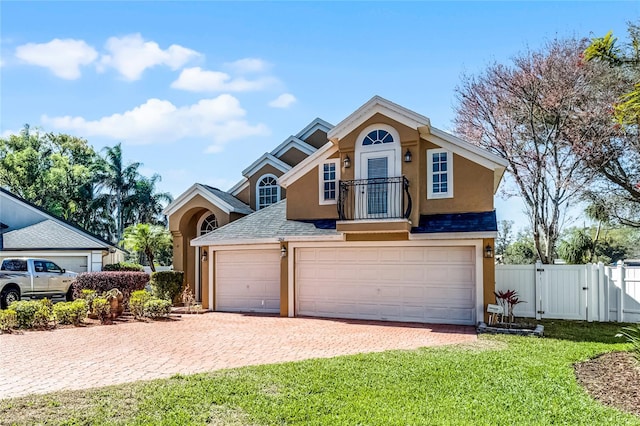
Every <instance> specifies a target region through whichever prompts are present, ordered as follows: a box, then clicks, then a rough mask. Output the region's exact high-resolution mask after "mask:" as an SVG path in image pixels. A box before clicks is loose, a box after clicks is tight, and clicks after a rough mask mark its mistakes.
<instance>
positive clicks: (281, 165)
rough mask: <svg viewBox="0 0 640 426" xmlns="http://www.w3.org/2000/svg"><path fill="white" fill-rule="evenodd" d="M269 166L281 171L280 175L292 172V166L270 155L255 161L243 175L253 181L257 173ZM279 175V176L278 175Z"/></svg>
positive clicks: (264, 155) (267, 154)
mask: <svg viewBox="0 0 640 426" xmlns="http://www.w3.org/2000/svg"><path fill="white" fill-rule="evenodd" d="M266 165H269V166H271V167H273V168H274V169H276V170H279V171H280V173H286V172H288V171H289V170H291V166H290V165H288V164H287V163H285V162H284V161H282V160H280V159H279V158H277V157H276V156H275V155H273V154H270V153H265V154H263V155H262V156H261V157H260V158H258V159H257V160H256V161H254V162H253V163H252V164H251V165H250V166H249V167H247V168H246V169H244V170H243V171H242V175H243V176H245V177H246V178H248V179H249V180H251V178H252V177H253V176H255V175H256V174H257V172H258V171H259V170H260V169H262V168H263V167H264V166H266ZM278 175H279V174H278Z"/></svg>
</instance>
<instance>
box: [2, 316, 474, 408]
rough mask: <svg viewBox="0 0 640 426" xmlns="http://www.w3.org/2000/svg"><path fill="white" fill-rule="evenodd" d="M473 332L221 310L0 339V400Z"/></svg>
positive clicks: (455, 339)
mask: <svg viewBox="0 0 640 426" xmlns="http://www.w3.org/2000/svg"><path fill="white" fill-rule="evenodd" d="M475 340H476V334H475V330H474V328H473V327H463V326H449V325H429V324H418V325H416V324H400V323H383V322H371V321H350V320H329V319H317V318H280V317H275V316H253V315H242V314H229V313H219V312H215V313H206V314H202V315H183V316H182V317H181V318H179V319H176V320H174V321H160V322H149V323H143V322H129V323H120V324H116V325H108V326H93V327H83V328H66V329H59V330H52V331H37V332H34V331H27V332H24V333H23V334H6V335H0V363H1V364H0V365H1V366H0V399H3V398H11V397H17V396H23V395H28V394H32V393H47V392H53V391H58V390H68V389H86V388H91V387H98V386H106V385H114V384H119V383H126V382H134V381H138V380H150V379H158V378H164V377H170V376H172V375H174V374H177V373H180V374H192V373H198V372H205V371H211V370H218V369H224V368H233V367H240V366H245V365H256V364H272V363H279V362H285V361H298V360H303V359H308V358H329V357H334V356H338V355H347V354H356V353H363V352H379V351H384V350H389V349H414V348H419V347H423V346H436V345H448V344H454V343H464V342H473V341H475Z"/></svg>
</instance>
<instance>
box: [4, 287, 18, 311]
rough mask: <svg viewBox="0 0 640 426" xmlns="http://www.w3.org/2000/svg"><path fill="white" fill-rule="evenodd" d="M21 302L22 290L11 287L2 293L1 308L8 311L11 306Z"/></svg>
mask: <svg viewBox="0 0 640 426" xmlns="http://www.w3.org/2000/svg"><path fill="white" fill-rule="evenodd" d="M18 300H20V290H18V289H17V288H15V287H9V288H5V289H4V290H2V293H0V308H2V309H7V308H8V307H9V305H10V304H12V303H13V302H17V301H18Z"/></svg>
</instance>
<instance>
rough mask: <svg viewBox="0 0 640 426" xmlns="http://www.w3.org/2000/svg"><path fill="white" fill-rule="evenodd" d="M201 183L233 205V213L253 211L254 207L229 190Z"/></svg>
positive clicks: (249, 212)
mask: <svg viewBox="0 0 640 426" xmlns="http://www.w3.org/2000/svg"><path fill="white" fill-rule="evenodd" d="M201 185H202V186H203V187H204V188H205V189H206V190H207V191H209V192H211V193H212V194H213V195H215V196H216V197H218V198H220V199H221V200H222V201H224V202H225V203H227V204H229V205H230V206H231V207H233V210H232V212H233V213H242V214H251V213H253V209H252V208H251V207H249V206H248V205H246V204H245V203H243V202H242V201H240V200H238V199H237V198H236V197H234V196H233V195H231V194H229V193H228V192H225V191H221V190H219V189H218V188H214V187H213V186H209V185H203V184H201Z"/></svg>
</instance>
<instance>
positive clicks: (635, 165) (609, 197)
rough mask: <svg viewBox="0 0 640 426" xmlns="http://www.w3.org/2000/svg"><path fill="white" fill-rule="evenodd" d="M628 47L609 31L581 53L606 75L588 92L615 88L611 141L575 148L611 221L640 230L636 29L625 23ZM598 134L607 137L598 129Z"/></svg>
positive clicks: (639, 44)
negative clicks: (582, 155)
mask: <svg viewBox="0 0 640 426" xmlns="http://www.w3.org/2000/svg"><path fill="white" fill-rule="evenodd" d="M629 39H630V41H629V43H627V44H626V45H623V46H621V47H619V46H618V44H617V41H618V40H617V39H616V38H615V37H614V36H613V34H612V33H611V32H609V33H608V34H607V35H605V36H604V37H601V38H595V39H593V40H592V42H591V44H590V45H589V46H588V47H587V48H586V49H585V51H584V58H585V60H587V61H590V63H599V64H606V65H607V66H608V71H609V72H608V74H607V75H605V76H602V77H601V78H599V79H595V80H593V81H591V85H592V86H593V87H594V90H598V91H604V90H610V89H611V88H612V87H614V88H616V93H617V98H616V99H614V101H613V102H612V105H613V108H610V109H609V111H608V113H609V117H610V122H609V127H610V128H612V129H614V130H616V132H615V134H613V135H612V137H610V138H608V139H605V140H602V141H594V142H593V143H587V144H584V145H582V146H580V147H578V148H579V149H581V150H582V151H584V152H586V153H588V155H587V156H586V161H585V164H586V166H587V167H588V168H589V169H591V170H592V171H594V172H596V173H597V175H598V177H599V179H598V181H597V183H598V187H597V188H595V189H594V191H593V192H594V194H595V197H597V198H599V199H600V202H601V203H603V204H605V205H606V206H607V210H608V212H609V214H610V215H611V216H612V218H613V219H614V220H615V221H617V222H619V223H621V224H623V225H628V226H633V227H636V228H637V227H640V27H639V26H638V25H637V24H629ZM602 132H603V133H612V132H610V131H607V130H602Z"/></svg>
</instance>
